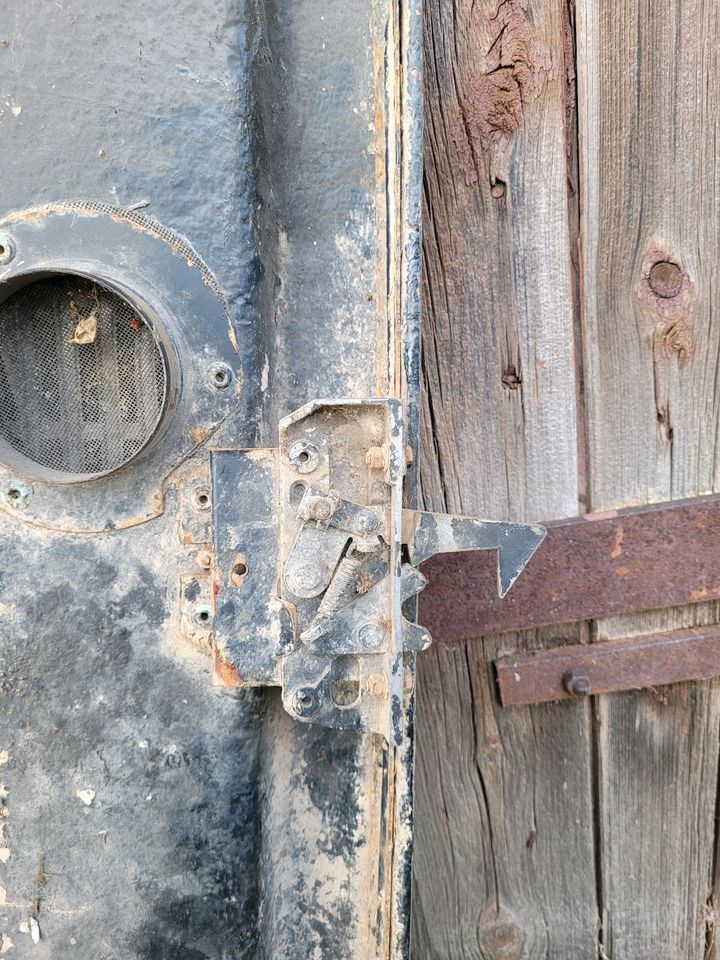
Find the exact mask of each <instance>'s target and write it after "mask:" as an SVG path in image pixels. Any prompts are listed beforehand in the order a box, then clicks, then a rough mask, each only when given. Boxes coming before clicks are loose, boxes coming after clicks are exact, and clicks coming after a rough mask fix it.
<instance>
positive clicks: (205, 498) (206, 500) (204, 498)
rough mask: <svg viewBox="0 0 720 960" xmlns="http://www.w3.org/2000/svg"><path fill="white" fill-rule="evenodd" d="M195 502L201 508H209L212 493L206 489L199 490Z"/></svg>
mask: <svg viewBox="0 0 720 960" xmlns="http://www.w3.org/2000/svg"><path fill="white" fill-rule="evenodd" d="M195 504H196V506H197V507H199V509H200V510H207V509H208V507H209V506H210V494H209V493H208V492H207V491H206V490H198V491H197V493H196V494H195Z"/></svg>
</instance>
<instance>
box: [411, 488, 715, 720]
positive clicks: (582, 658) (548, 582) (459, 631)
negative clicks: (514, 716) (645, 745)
mask: <svg viewBox="0 0 720 960" xmlns="http://www.w3.org/2000/svg"><path fill="white" fill-rule="evenodd" d="M547 531H548V532H547V538H546V540H545V542H544V544H543V549H542V551H541V553H540V555H539V556H538V557H537V558H536V559H534V560H533V561H531V562H530V563H529V564H528V567H527V570H526V572H525V575H524V576H523V579H522V581H521V582H520V583H519V585H518V588H517V589H516V590H514V591H513V593H512V595H511V596H510V597H509V598H508V599H507V601H505V602H504V603H502V604H500V603H499V602H498V600H497V597H496V596H495V595H494V593H493V591H492V589H491V587H490V582H491V579H492V578H491V576H490V574H489V571H488V570H487V564H486V561H485V558H484V557H483V556H482V555H481V554H472V553H470V554H465V555H464V556H456V557H453V556H447V557H435V558H434V559H432V560H430V561H429V562H428V563H427V564H425V565H424V567H423V572H424V573H425V575H427V577H428V579H429V582H430V586H429V588H428V590H427V591H426V592H425V594H424V596H423V597H422V600H421V603H420V615H421V617H422V618H423V619H424V621H425V622H427V623H428V625H429V627H430V629H431V630H432V631H433V635H434V636H435V638H436V639H437V640H441V641H442V640H445V641H451V640H457V639H466V638H470V637H473V636H481V635H482V634H489V633H500V632H503V631H509V630H524V629H530V628H534V627H539V626H547V625H555V624H563V623H571V622H574V621H579V620H592V619H598V618H602V617H608V616H612V615H615V614H626V613H634V612H640V611H643V610H653V609H661V608H666V607H672V606H681V605H683V606H684V605H686V604H693V603H698V602H701V601H703V600H713V599H717V598H718V597H720V496H719V495H712V496H707V497H698V498H696V499H694V500H685V501H675V502H672V503H663V504H657V505H654V506H646V507H635V508H629V509H626V510H618V511H612V512H608V513H598V514H587V515H585V516H583V517H573V518H570V519H567V520H560V521H555V522H552V523H549V524H548V527H547ZM495 669H496V675H497V682H498V691H499V695H500V700H501V702H502V704H503V705H504V706H514V705H521V704H531V703H544V702H547V701H550V700H560V699H567V698H571V697H575V698H576V697H583V696H588V695H591V694H596V693H608V692H611V691H616V690H631V689H637V688H640V687H659V686H662V685H665V684H668V683H675V682H678V681H682V680H699V679H704V678H709V677H713V676H719V675H720V628H718V627H713V628H707V629H706V628H703V629H697V630H681V631H675V632H670V633H663V634H653V635H651V636H644V637H643V636H640V637H629V638H623V639H620V640H609V641H603V642H600V643H594V644H587V645H580V646H564V647H556V648H552V649H549V650H539V651H530V652H527V653H525V652H523V653H518V654H515V655H512V656H506V657H500V658H499V659H497V660H496V661H495Z"/></svg>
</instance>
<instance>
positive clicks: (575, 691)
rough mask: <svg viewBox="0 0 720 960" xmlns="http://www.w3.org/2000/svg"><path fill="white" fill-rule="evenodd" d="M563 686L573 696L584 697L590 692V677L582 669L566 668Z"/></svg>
mask: <svg viewBox="0 0 720 960" xmlns="http://www.w3.org/2000/svg"><path fill="white" fill-rule="evenodd" d="M563 686H564V687H565V689H566V690H567V692H568V693H569V694H571V695H572V696H573V697H586V696H587V695H588V694H589V693H590V677H588V675H587V673H585V671H584V670H568V671H567V673H566V674H565V675H564V677H563Z"/></svg>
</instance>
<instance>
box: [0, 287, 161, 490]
mask: <svg viewBox="0 0 720 960" xmlns="http://www.w3.org/2000/svg"><path fill="white" fill-rule="evenodd" d="M166 394H167V370H166V365H165V362H164V359H163V354H162V351H161V348H160V346H159V345H158V343H157V341H156V339H155V336H154V334H153V331H152V330H151V329H150V327H149V326H148V325H147V323H146V322H145V321H144V320H143V319H142V317H140V315H139V314H138V313H137V312H136V311H135V310H134V309H133V308H132V307H131V306H129V304H127V303H126V302H125V301H124V300H123V299H122V298H121V297H119V296H117V295H116V294H115V293H112V292H111V291H109V290H106V289H105V288H104V287H101V286H100V285H99V284H97V283H94V282H93V281H91V280H86V279H84V278H81V277H76V276H71V275H61V276H55V277H51V278H46V279H43V280H38V281H36V282H34V283H30V284H28V285H26V286H25V287H23V288H22V289H20V290H19V291H17V292H16V293H15V294H13V295H12V296H11V297H9V298H8V299H7V300H6V301H5V302H4V303H2V304H0V437H2V438H3V439H4V440H5V442H6V444H7V445H9V446H10V447H11V448H13V449H14V450H16V451H18V452H19V453H21V454H23V455H24V456H25V457H27V458H29V459H30V460H32V461H33V462H34V463H35V464H36V465H37V466H38V467H40V468H42V469H41V471H39V472H40V473H41V474H42V472H43V470H44V471H48V472H49V471H54V472H59V473H61V474H68V475H82V476H100V475H102V474H105V473H109V472H111V471H112V470H116V469H117V468H118V467H121V466H122V465H123V464H125V463H127V462H128V460H131V459H132V458H133V457H134V456H136V454H137V453H139V452H140V450H141V449H142V448H143V447H144V446H145V444H146V443H147V442H148V441H149V440H150V438H151V437H152V436H153V434H154V433H155V431H156V429H157V427H158V424H159V422H160V418H161V417H162V413H163V409H164V406H165V400H166ZM0 455H1V453H0Z"/></svg>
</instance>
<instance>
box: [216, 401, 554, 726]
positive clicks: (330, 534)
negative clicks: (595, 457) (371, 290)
mask: <svg viewBox="0 0 720 960" xmlns="http://www.w3.org/2000/svg"><path fill="white" fill-rule="evenodd" d="M279 440H280V443H279V447H278V448H276V449H271V450H249V451H220V452H218V453H216V454H214V456H213V500H214V504H215V519H214V527H215V530H214V537H215V558H216V565H217V568H216V581H215V593H216V610H215V618H214V629H213V643H214V650H215V655H216V657H217V658H218V660H219V662H220V663H221V664H222V668H223V669H222V671H221V672H222V674H223V675H225V676H227V672H228V667H229V668H230V670H231V672H232V674H233V676H235V677H236V679H237V682H238V683H239V684H243V685H246V684H247V685H259V684H277V685H279V686H281V687H282V697H283V703H284V705H285V708H286V709H287V710H288V712H289V713H290V714H291V715H292V716H294V717H295V718H296V719H298V720H300V721H304V722H307V723H315V724H320V725H323V726H328V727H335V728H339V729H346V730H364V731H370V732H374V733H380V734H383V735H384V736H385V737H386V738H387V740H388V742H389V743H390V744H397V743H399V742H400V741H401V739H402V736H403V716H404V710H403V693H404V683H405V673H406V671H405V655H406V654H413V653H417V652H419V651H421V650H423V649H425V647H427V646H428V644H429V643H430V642H431V637H430V634H429V633H428V631H427V630H425V629H424V628H423V627H422V626H419V625H418V624H415V623H413V622H412V620H411V619H410V616H406V613H407V611H406V610H405V606H406V605H407V604H409V603H410V602H411V601H412V599H413V598H414V597H415V596H416V594H417V593H419V591H420V590H422V589H423V587H424V586H425V578H424V577H423V575H422V573H420V571H419V570H418V569H417V565H418V564H420V563H421V562H422V561H423V560H425V559H427V558H428V557H430V556H432V555H433V554H436V553H446V552H452V551H463V550H480V549H493V550H497V551H498V566H497V570H498V592H499V594H500V595H501V596H504V595H505V594H506V593H507V591H508V590H509V589H510V588H511V587H512V585H513V583H514V582H515V580H516V579H517V577H518V576H519V575H520V573H521V572H522V570H523V567H524V566H525V565H526V563H527V562H528V560H529V559H530V558H531V557H532V555H533V553H534V552H535V550H536V549H537V548H538V546H539V545H540V543H541V541H542V539H543V537H544V535H545V530H544V528H543V527H539V526H529V525H525V524H518V523H503V522H494V521H485V520H476V519H473V518H470V517H453V516H448V515H445V514H434V513H425V512H422V511H419V510H407V509H403V505H402V504H403V479H404V475H405V471H406V467H407V463H406V444H405V432H404V426H403V410H402V404H401V402H400V401H398V400H385V399H373V400H316V401H313V402H311V403H308V404H306V405H305V406H304V407H301V408H300V409H299V410H297V411H296V412H295V413H293V414H291V415H290V416H289V417H286V418H285V419H284V420H282V421H281V422H280V431H279Z"/></svg>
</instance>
